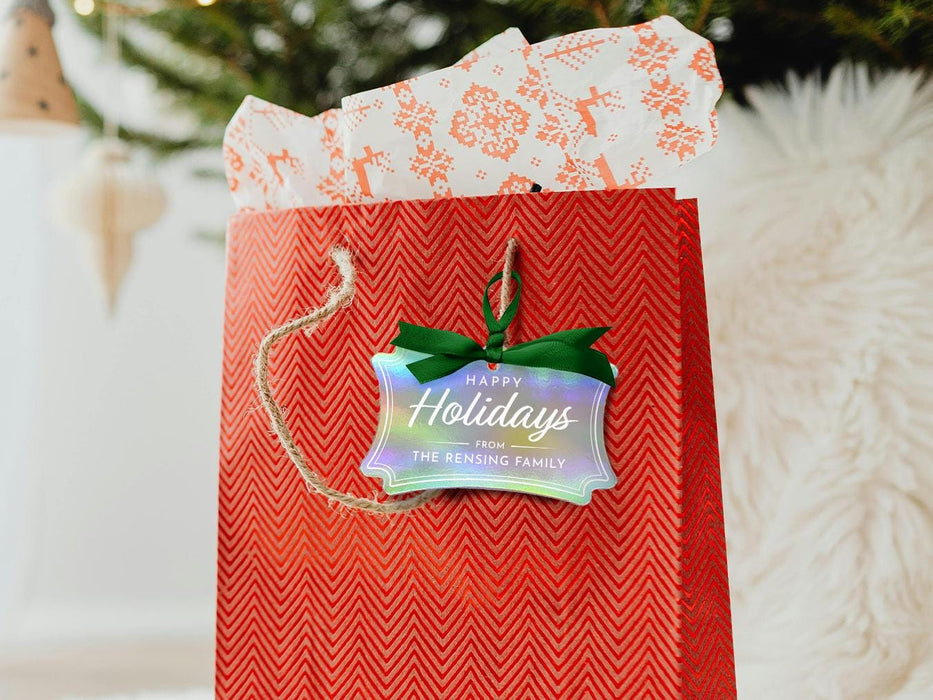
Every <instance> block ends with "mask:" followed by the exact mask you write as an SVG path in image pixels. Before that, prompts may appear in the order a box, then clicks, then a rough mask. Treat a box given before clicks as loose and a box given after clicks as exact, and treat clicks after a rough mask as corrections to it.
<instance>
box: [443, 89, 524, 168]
mask: <svg viewBox="0 0 933 700" xmlns="http://www.w3.org/2000/svg"><path fill="white" fill-rule="evenodd" d="M462 102H463V105H464V109H460V110H458V111H457V112H455V113H454V115H453V119H452V126H451V127H450V135H451V136H452V137H453V138H454V139H455V140H456V141H457V142H458V143H459V144H460V145H461V146H465V147H467V148H476V147H479V148H480V150H481V151H482V152H483V153H485V154H486V155H487V156H490V157H491V158H500V159H502V160H504V161H508V160H509V159H510V158H511V157H512V156H513V155H514V154H515V152H516V151H517V150H518V137H519V136H521V135H523V134H524V133H525V132H527V131H528V122H529V120H530V118H531V115H530V114H528V112H526V111H525V110H524V109H522V108H521V106H519V105H518V104H517V103H516V102H513V101H512V100H504V99H502V98H500V96H499V93H498V92H496V91H495V90H493V89H492V88H488V87H483V86H481V85H477V84H476V83H474V84H472V85H471V86H470V88H469V89H468V90H467V91H466V92H465V93H464V95H463V98H462Z"/></svg>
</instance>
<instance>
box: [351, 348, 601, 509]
mask: <svg viewBox="0 0 933 700" xmlns="http://www.w3.org/2000/svg"><path fill="white" fill-rule="evenodd" d="M425 357H428V356H427V355H424V354H422V353H418V352H414V351H411V350H406V349H403V348H396V349H395V351H394V352H392V353H389V354H379V355H376V356H375V357H373V361H372V362H373V367H374V368H375V370H376V376H377V378H378V379H379V395H380V414H379V427H378V428H377V430H376V437H375V439H374V440H373V446H372V447H371V448H370V450H369V453H368V454H367V455H366V458H365V459H364V460H363V464H362V470H363V473H364V474H366V475H367V476H375V477H379V478H381V479H382V481H383V488H384V489H385V491H386V493H389V494H399V493H406V492H408V491H420V490H423V489H436V488H445V489H446V488H484V489H501V490H506V491H520V492H523V493H530V494H536V495H539V496H549V497H551V498H560V499H563V500H565V501H571V502H572V503H578V504H581V505H582V504H585V503H589V501H590V495H591V494H592V492H593V490H594V489H606V488H611V487H612V486H614V485H615V483H616V476H615V474H614V473H613V471H612V468H611V467H610V466H609V459H608V458H607V456H606V447H605V443H604V442H603V416H604V412H605V408H606V396H607V394H608V393H609V390H610V387H609V386H608V385H607V384H605V383H604V382H600V381H598V380H596V379H593V378H591V377H588V376H585V375H581V374H575V373H572V372H563V371H559V370H554V369H547V368H541V367H520V366H516V365H507V364H500V365H498V366H497V367H496V368H495V369H492V368H490V367H489V365H488V364H486V363H485V362H482V361H477V362H471V363H470V364H468V365H466V366H465V367H463V368H462V369H460V370H458V371H456V372H454V373H453V374H449V375H447V376H446V377H441V378H440V379H435V380H433V381H430V382H426V383H424V384H419V383H418V380H417V379H415V377H414V376H413V375H412V374H411V372H410V371H409V370H408V368H407V367H406V365H407V364H408V363H410V362H415V361H416V360H420V359H422V358H425Z"/></svg>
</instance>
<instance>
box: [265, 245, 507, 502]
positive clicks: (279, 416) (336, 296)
mask: <svg viewBox="0 0 933 700" xmlns="http://www.w3.org/2000/svg"><path fill="white" fill-rule="evenodd" d="M517 249H518V241H517V240H516V239H514V238H510V239H509V241H508V243H507V244H506V247H505V259H504V260H503V264H502V272H503V277H502V288H501V291H500V294H499V314H500V316H501V315H502V313H503V312H504V311H505V309H506V307H507V306H508V303H509V291H510V290H509V287H510V285H509V280H510V276H511V275H510V273H511V271H512V267H513V264H514V261H515V252H516V251H517ZM331 258H332V259H333V261H334V264H335V265H336V266H337V270H338V271H339V272H340V276H341V282H340V286H338V287H335V288H333V289H331V290H330V292H329V293H328V295H327V302H326V303H325V304H324V306H322V307H320V308H318V309H314V310H313V311H310V312H309V313H307V314H306V315H304V316H301V317H300V318H296V319H295V320H293V321H289V322H288V323H286V324H284V325H282V326H279V327H278V328H274V329H272V330H271V331H270V332H269V334H268V335H266V337H265V338H263V339H262V342H261V343H260V344H259V352H258V353H257V354H256V364H255V371H256V386H257V387H258V389H259V398H260V401H261V402H262V406H263V408H265V409H266V413H267V414H269V419H270V420H271V421H272V430H273V432H274V433H275V434H276V436H277V437H278V438H279V442H280V443H281V444H282V447H283V448H285V452H286V454H288V457H289V459H291V461H292V463H293V464H294V465H295V466H296V467H298V471H299V472H301V476H302V478H303V479H304V481H305V484H306V485H307V487H308V490H309V491H316V492H317V493H319V494H321V495H322V496H325V497H327V498H329V499H330V500H332V501H335V502H337V503H340V504H341V505H344V506H346V507H348V508H353V509H356V510H364V511H369V512H370V513H382V514H390V513H403V512H405V511H410V510H414V509H415V508H418V507H420V506H423V505H424V504H425V503H427V502H428V501H430V500H432V499H434V498H435V497H436V496H437V495H438V494H439V493H440V490H439V489H432V490H428V491H421V492H420V493H416V494H415V495H414V496H409V497H407V498H398V499H393V500H387V501H377V500H374V499H370V498H360V497H358V496H354V495H353V494H352V493H344V492H343V491H338V490H337V489H335V488H332V487H330V486H328V485H327V484H326V483H325V482H324V480H323V479H322V478H321V477H320V476H319V475H318V474H317V472H315V471H314V470H313V469H311V467H310V466H309V465H308V460H307V459H306V458H305V455H304V452H302V451H301V448H300V447H298V445H297V444H296V443H295V439H294V437H293V436H292V431H291V430H290V429H289V427H288V422H287V421H286V420H285V412H284V410H283V409H282V406H281V405H280V404H279V403H278V402H277V401H276V400H275V396H274V394H273V392H272V386H271V384H270V379H269V356H270V354H271V353H272V348H273V346H274V345H275V344H276V343H277V342H279V341H280V340H281V339H282V338H284V337H286V336H288V335H291V334H292V333H294V332H295V331H298V330H304V331H305V332H306V333H311V332H312V331H314V329H315V328H317V326H318V324H319V323H321V322H322V321H325V320H327V319H328V318H330V317H331V316H333V315H334V314H335V313H337V311H339V310H340V309H341V308H343V307H344V306H347V305H348V304H349V303H350V302H351V301H352V300H353V295H354V294H355V293H356V268H355V267H354V266H353V256H352V254H351V253H350V251H349V250H347V249H346V248H342V247H340V246H334V247H333V248H332V249H331Z"/></svg>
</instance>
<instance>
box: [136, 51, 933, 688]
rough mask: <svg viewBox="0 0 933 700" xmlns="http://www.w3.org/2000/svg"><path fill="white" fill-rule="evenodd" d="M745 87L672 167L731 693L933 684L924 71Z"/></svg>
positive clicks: (931, 133)
mask: <svg viewBox="0 0 933 700" xmlns="http://www.w3.org/2000/svg"><path fill="white" fill-rule="evenodd" d="M750 98H751V101H752V104H753V105H754V109H753V110H749V111H743V110H739V109H738V108H736V107H734V106H729V105H726V106H725V107H724V109H723V112H722V127H721V132H722V133H721V143H720V145H719V146H718V147H717V148H716V149H715V150H714V152H713V153H712V154H710V155H709V156H706V157H704V158H701V159H700V160H698V161H696V162H695V163H694V164H693V165H691V166H690V167H689V169H688V170H687V171H685V172H683V173H682V179H681V182H680V183H678V184H679V185H680V186H681V191H682V192H683V193H684V194H691V193H696V194H698V195H699V196H700V198H701V199H700V202H701V214H702V225H703V235H704V240H705V257H706V274H707V285H708V295H709V306H710V322H711V331H712V345H713V357H714V363H715V367H714V369H715V381H716V395H717V400H718V410H719V425H720V443H721V446H722V465H723V482H724V491H725V507H726V527H727V537H728V543H729V557H730V576H731V583H732V591H733V614H734V620H735V646H736V655H737V671H738V676H739V692H740V696H741V697H742V698H749V699H755V700H768V699H770V698H774V699H778V698H780V699H781V700H785V699H788V698H791V699H797V698H807V699H810V698H847V699H848V698H872V699H874V698H885V697H891V696H894V695H897V697H899V698H908V697H911V698H923V697H933V661H931V660H933V648H931V646H930V645H931V630H933V600H931V599H933V458H931V454H933V146H931V144H933V84H928V85H927V86H925V87H924V86H922V85H921V80H920V78H919V77H917V76H911V75H906V74H894V75H889V76H887V77H884V78H881V79H878V80H876V81H870V80H869V79H868V75H867V73H866V72H864V71H862V70H860V69H852V68H840V69H837V70H836V71H835V72H834V73H833V75H832V77H831V78H830V79H829V81H828V82H827V83H826V84H825V85H822V86H821V85H820V84H819V83H818V82H816V81H814V80H807V81H796V80H793V81H791V82H790V83H789V84H788V86H787V88H786V89H780V90H778V89H772V90H756V91H753V92H752V93H751V94H750ZM169 697H170V696H166V695H158V696H152V698H153V700H155V698H159V699H160V700H169ZM178 697H183V698H185V699H186V700H188V699H190V700H195V699H196V698H197V699H198V700H199V699H200V698H201V697H202V696H201V695H197V694H191V695H184V696H178ZM203 697H205V698H206V697H210V693H209V692H207V691H205V692H204V693H203ZM142 698H143V696H137V697H136V700H142Z"/></svg>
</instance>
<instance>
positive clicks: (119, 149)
mask: <svg viewBox="0 0 933 700" xmlns="http://www.w3.org/2000/svg"><path fill="white" fill-rule="evenodd" d="M165 205H166V200H165V193H164V192H163V190H162V186H161V185H160V184H159V182H158V180H156V178H155V177H153V176H152V175H151V174H150V173H149V172H147V171H146V170H145V169H143V168H140V167H138V166H136V165H134V163H133V162H132V157H131V151H130V149H129V147H128V146H127V145H126V144H125V143H122V142H120V141H118V140H116V139H107V138H105V139H101V140H100V141H96V142H94V143H92V144H91V145H90V146H89V147H88V148H87V150H86V151H85V153H84V156H83V157H82V159H81V161H80V163H79V164H78V168H77V170H75V171H74V172H73V173H72V174H71V175H70V176H68V177H67V178H65V179H64V180H63V181H61V182H60V184H59V187H58V189H57V191H56V192H55V194H54V200H53V207H54V212H55V216H56V219H57V220H58V222H59V224H60V225H62V226H63V227H66V228H72V229H78V230H80V231H81V232H82V233H84V234H86V235H87V236H88V237H89V240H88V244H89V246H90V252H91V256H92V259H93V261H94V266H95V268H96V271H97V273H98V275H99V276H100V280H101V282H102V284H103V287H104V293H105V295H106V300H107V307H108V309H109V310H110V312H111V313H113V311H114V309H115V308H116V301H117V293H118V292H119V289H120V284H121V282H122V281H123V279H124V277H125V276H126V272H127V270H128V269H129V266H130V261H131V259H132V256H133V236H134V234H135V233H136V232H137V231H140V230H142V229H144V228H146V227H147V226H151V225H152V224H154V223H155V222H156V221H158V220H159V219H160V218H161V217H162V214H163V213H164V211H165Z"/></svg>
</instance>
